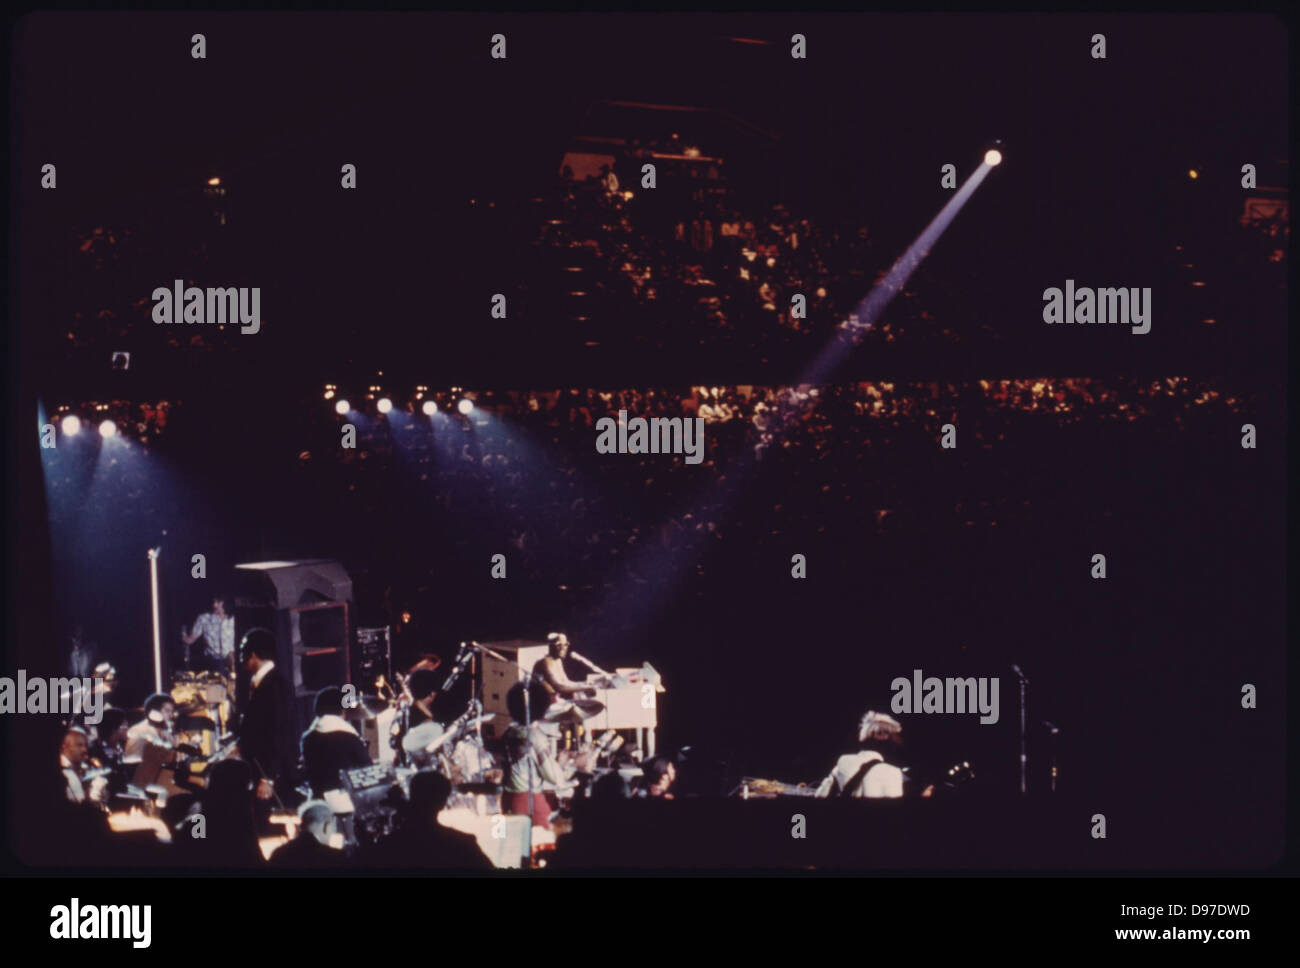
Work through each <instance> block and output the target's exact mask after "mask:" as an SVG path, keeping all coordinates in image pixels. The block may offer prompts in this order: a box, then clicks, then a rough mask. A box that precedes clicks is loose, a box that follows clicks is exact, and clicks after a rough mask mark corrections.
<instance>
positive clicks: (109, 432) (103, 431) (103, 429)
mask: <svg viewBox="0 0 1300 968" xmlns="http://www.w3.org/2000/svg"><path fill="white" fill-rule="evenodd" d="M99 433H100V435H101V436H102V437H105V438H108V437H112V436H113V435H115V434H116V433H117V424H115V423H113V421H111V420H105V421H104V422H103V423H101V424H100V425H99Z"/></svg>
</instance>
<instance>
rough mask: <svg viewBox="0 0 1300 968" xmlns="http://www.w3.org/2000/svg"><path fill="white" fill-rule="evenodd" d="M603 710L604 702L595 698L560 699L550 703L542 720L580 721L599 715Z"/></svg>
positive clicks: (549, 721) (555, 721) (552, 721)
mask: <svg viewBox="0 0 1300 968" xmlns="http://www.w3.org/2000/svg"><path fill="white" fill-rule="evenodd" d="M604 711H605V704H604V703H603V702H597V701H596V700H595V699H574V700H572V701H566V700H561V701H559V702H554V703H551V708H550V709H548V710H546V713H545V715H543V716H542V721H543V722H547V723H581V722H585V721H586V720H588V719H592V718H594V717H596V716H599V715H600V714H601V713H603V712H604Z"/></svg>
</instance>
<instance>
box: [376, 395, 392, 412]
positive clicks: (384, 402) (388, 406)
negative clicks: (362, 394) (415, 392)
mask: <svg viewBox="0 0 1300 968" xmlns="http://www.w3.org/2000/svg"><path fill="white" fill-rule="evenodd" d="M392 409H393V401H392V400H389V399H388V397H380V399H379V412H380V413H388V411H390V410H392Z"/></svg>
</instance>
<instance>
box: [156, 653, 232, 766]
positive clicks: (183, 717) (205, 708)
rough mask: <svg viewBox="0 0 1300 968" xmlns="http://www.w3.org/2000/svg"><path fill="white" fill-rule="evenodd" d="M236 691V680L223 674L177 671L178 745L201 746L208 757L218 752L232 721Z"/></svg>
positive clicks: (174, 695) (174, 696)
mask: <svg viewBox="0 0 1300 968" xmlns="http://www.w3.org/2000/svg"><path fill="white" fill-rule="evenodd" d="M233 694H234V689H233V683H231V682H230V680H229V679H227V678H226V677H225V676H223V675H221V674H220V673H216V672H179V673H177V674H176V677H175V678H174V679H173V680H172V689H171V696H172V701H173V702H174V704H175V706H176V721H175V724H174V726H173V730H174V732H175V736H176V742H177V744H178V745H181V746H186V747H192V748H194V749H197V750H198V751H199V753H200V755H202V756H204V757H209V756H212V755H213V754H214V753H216V752H217V748H218V737H219V736H220V735H221V734H222V733H224V732H225V731H226V729H227V727H228V726H229V723H230V716H231V696H232V695H233Z"/></svg>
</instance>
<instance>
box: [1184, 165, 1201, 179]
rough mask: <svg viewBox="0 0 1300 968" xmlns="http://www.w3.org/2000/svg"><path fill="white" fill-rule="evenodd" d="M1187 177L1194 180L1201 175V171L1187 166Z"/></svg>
mask: <svg viewBox="0 0 1300 968" xmlns="http://www.w3.org/2000/svg"><path fill="white" fill-rule="evenodd" d="M1187 177H1188V178H1190V179H1191V180H1192V181H1196V179H1198V178H1200V177H1201V173H1200V172H1199V171H1197V170H1196V169H1195V168H1189V169H1188V171H1187Z"/></svg>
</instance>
